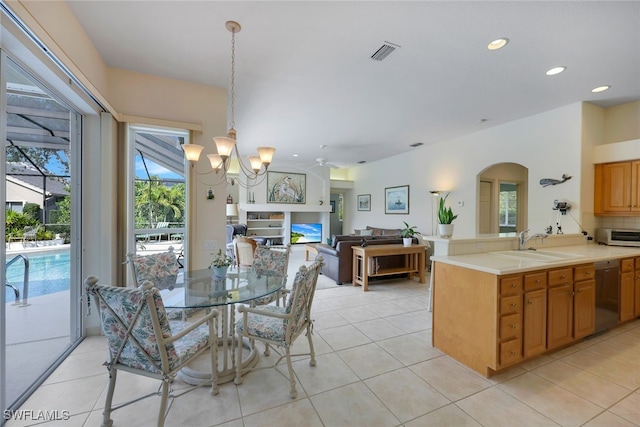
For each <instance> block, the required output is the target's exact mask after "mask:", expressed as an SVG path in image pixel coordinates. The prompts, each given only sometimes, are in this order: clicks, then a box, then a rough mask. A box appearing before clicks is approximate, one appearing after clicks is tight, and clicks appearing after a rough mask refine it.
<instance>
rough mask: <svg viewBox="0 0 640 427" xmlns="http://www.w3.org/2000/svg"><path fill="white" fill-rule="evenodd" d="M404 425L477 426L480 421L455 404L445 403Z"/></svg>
mask: <svg viewBox="0 0 640 427" xmlns="http://www.w3.org/2000/svg"><path fill="white" fill-rule="evenodd" d="M404 426H405V427H434V426H443V427H444V426H446V427H477V426H480V423H478V422H477V421H475V420H474V419H473V418H471V417H470V416H469V415H467V414H465V413H464V411H462V409H460V408H458V407H457V406H456V405H455V404H453V403H452V404H450V405H447V406H445V407H443V408H440V409H437V410H435V411H433V412H430V413H428V414H427V415H423V416H422V417H419V418H416V419H415V420H412V421H409V422H407V423H405V424H404Z"/></svg>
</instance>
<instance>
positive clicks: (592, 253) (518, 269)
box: [431, 243, 640, 275]
mask: <svg viewBox="0 0 640 427" xmlns="http://www.w3.org/2000/svg"><path fill="white" fill-rule="evenodd" d="M545 251H546V252H560V253H564V254H573V255H575V257H571V258H566V259H559V260H557V261H556V260H554V261H544V262H542V261H534V260H528V259H516V258H512V257H507V256H503V255H496V254H492V253H488V252H486V253H475V254H467V255H451V256H433V257H431V260H432V261H435V262H436V263H438V262H441V263H443V264H451V265H455V266H458V267H464V268H469V269H472V270H478V271H483V272H486V273H491V274H497V275H503V274H514V273H522V272H526V271H533V270H541V269H548V268H555V267H562V266H567V265H577V264H586V263H592V262H596V261H605V260H609V259H622V258H629V257H635V256H640V247H637V248H630V247H622V246H604V245H598V244H595V243H588V244H583V245H572V246H558V247H553V248H549V249H547V250H545ZM524 252H528V251H524ZM534 253H535V251H534ZM525 255H526V254H525ZM436 268H437V267H436Z"/></svg>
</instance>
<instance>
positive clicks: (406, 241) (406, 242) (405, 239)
mask: <svg viewBox="0 0 640 427" xmlns="http://www.w3.org/2000/svg"><path fill="white" fill-rule="evenodd" d="M412 242H413V238H412V237H403V238H402V244H403V245H405V246H411V243H412Z"/></svg>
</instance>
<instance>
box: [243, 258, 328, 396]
mask: <svg viewBox="0 0 640 427" xmlns="http://www.w3.org/2000/svg"><path fill="white" fill-rule="evenodd" d="M321 266H322V257H318V259H317V260H316V262H314V263H313V264H312V265H310V266H309V267H307V266H304V265H303V266H301V267H300V269H299V270H298V272H297V273H296V277H295V280H294V281H293V287H292V289H291V294H290V295H289V299H288V301H287V305H286V307H276V306H273V305H267V306H263V307H260V308H252V307H247V306H245V305H240V306H239V307H238V312H239V313H240V314H241V315H242V318H241V319H239V320H238V321H237V322H236V325H235V326H236V333H237V335H238V339H242V338H248V339H250V340H255V341H262V342H263V343H264V344H266V345H267V347H266V350H265V355H266V356H268V355H269V346H273V347H274V351H275V352H276V353H278V355H279V356H280V357H279V358H278V360H277V361H276V362H275V363H274V364H273V365H270V366H260V367H253V368H245V369H243V368H242V363H241V362H242V360H241V359H242V355H241V354H240V352H237V354H236V357H237V361H236V377H235V380H234V382H235V383H236V384H241V383H242V375H243V374H245V373H247V372H249V371H251V370H260V369H266V368H275V367H276V366H278V364H279V363H280V362H281V361H282V359H286V361H287V367H288V370H289V384H290V386H291V388H290V391H289V393H290V395H291V398H293V399H295V398H296V397H297V396H298V392H297V391H296V377H295V373H294V371H293V365H292V363H291V357H292V356H306V355H309V356H310V357H311V359H310V360H309V364H310V365H311V366H315V365H316V358H315V351H314V349H313V341H312V339H311V333H312V330H313V328H312V325H313V320H312V319H311V303H312V302H313V296H314V293H315V290H316V284H317V282H318V273H319V272H320V267H321ZM305 331H306V335H307V339H308V341H309V353H300V354H291V346H292V345H293V343H294V341H295V340H296V339H297V338H298V337H299V336H300V335H301V334H302V333H303V332H305ZM278 348H282V350H283V352H284V354H283V352H281V351H280V350H279V349H278Z"/></svg>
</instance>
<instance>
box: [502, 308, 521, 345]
mask: <svg viewBox="0 0 640 427" xmlns="http://www.w3.org/2000/svg"><path fill="white" fill-rule="evenodd" d="M507 338H522V314H520V313H514V314H508V315H506V316H502V317H501V318H500V339H501V340H504V339H507Z"/></svg>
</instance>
